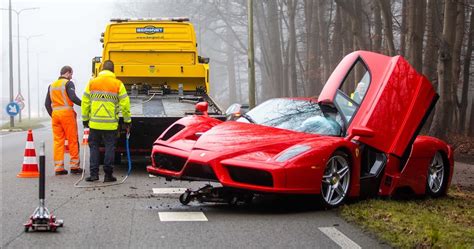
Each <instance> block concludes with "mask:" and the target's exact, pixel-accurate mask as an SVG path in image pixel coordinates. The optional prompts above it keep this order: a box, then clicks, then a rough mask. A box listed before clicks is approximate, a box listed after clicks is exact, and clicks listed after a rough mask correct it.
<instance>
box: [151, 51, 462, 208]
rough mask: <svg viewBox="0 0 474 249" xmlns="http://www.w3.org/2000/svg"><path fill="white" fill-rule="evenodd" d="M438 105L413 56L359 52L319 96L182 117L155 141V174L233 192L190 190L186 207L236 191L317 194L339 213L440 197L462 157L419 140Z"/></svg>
mask: <svg viewBox="0 0 474 249" xmlns="http://www.w3.org/2000/svg"><path fill="white" fill-rule="evenodd" d="M437 99H438V95H437V94H436V93H435V91H434V89H433V86H432V85H431V84H430V82H429V81H428V80H427V79H426V77H424V76H423V75H421V74H419V73H417V72H416V71H415V70H414V69H413V68H412V67H411V66H410V65H409V64H408V62H407V61H406V60H405V59H404V58H403V57H401V56H395V57H388V56H384V55H380V54H376V53H372V52H366V51H356V52H353V53H351V54H349V55H347V56H346V57H345V58H344V59H343V60H342V61H341V62H340V63H339V65H338V66H337V68H336V69H335V71H334V72H333V73H332V75H331V76H330V78H329V79H328V81H327V82H326V85H325V86H324V89H323V90H322V92H321V94H320V95H319V98H318V99H317V100H316V99H312V98H276V99H270V100H268V101H266V102H264V103H262V104H260V105H258V106H257V107H255V108H253V109H252V110H250V111H249V112H247V113H246V114H242V115H241V117H240V118H239V119H237V120H236V121H227V122H222V121H220V120H217V119H214V118H211V117H207V116H206V115H204V116H197V115H195V116H188V117H184V118H182V119H180V120H178V121H177V122H176V123H174V124H173V125H172V126H170V127H169V128H168V129H167V130H166V131H165V132H164V133H163V134H162V135H161V136H160V137H159V138H158V139H157V140H156V142H155V143H154V145H153V152H152V162H153V165H152V166H148V167H147V171H148V172H149V173H151V174H155V175H160V176H165V177H167V178H171V179H184V180H202V181H217V182H220V183H221V184H222V186H223V188H222V189H221V191H220V192H219V191H215V192H212V191H206V188H212V187H210V186H208V187H206V188H204V189H201V190H200V192H199V191H198V192H188V193H187V194H185V195H184V196H181V198H180V200H181V202H183V203H187V202H189V198H190V196H193V193H194V194H195V196H197V195H199V194H200V195H201V197H202V196H203V195H204V196H205V197H206V195H207V197H206V198H208V199H209V198H210V199H212V198H211V197H212V196H221V194H219V193H229V191H230V190H232V191H230V192H232V193H258V194H262V193H263V194H265V193H281V194H317V195H319V196H320V199H321V201H322V203H323V204H324V205H326V206H329V207H334V206H338V205H340V204H341V203H343V202H344V201H345V200H346V199H347V198H348V197H368V196H373V195H380V196H390V195H393V194H395V193H396V192H398V191H410V192H412V193H414V194H419V195H421V194H429V195H431V196H434V197H438V196H441V195H443V194H445V193H446V191H447V188H448V186H449V184H450V181H451V177H452V174H453V165H454V164H453V151H452V149H451V147H450V146H449V145H447V144H446V143H445V142H443V141H441V140H439V139H437V138H434V137H428V136H418V133H419V131H420V129H421V127H422V125H423V123H424V122H425V120H426V118H427V117H428V115H429V113H430V112H431V110H432V109H433V107H434V105H435V103H436V101H437ZM197 107H198V108H199V109H203V107H204V109H205V103H204V104H202V103H201V104H198V106H197ZM201 111H204V112H205V110H201ZM222 190H225V191H222ZM235 196H238V195H235ZM241 196H242V195H241ZM246 196H248V195H246ZM233 200H235V198H234V199H233Z"/></svg>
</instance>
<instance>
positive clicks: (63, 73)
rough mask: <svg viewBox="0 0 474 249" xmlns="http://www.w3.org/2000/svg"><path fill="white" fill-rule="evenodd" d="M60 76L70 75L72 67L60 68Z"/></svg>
mask: <svg viewBox="0 0 474 249" xmlns="http://www.w3.org/2000/svg"><path fill="white" fill-rule="evenodd" d="M59 73H60V74H61V75H65V74H66V73H72V67H71V66H64V67H62V68H61V71H60V72H59Z"/></svg>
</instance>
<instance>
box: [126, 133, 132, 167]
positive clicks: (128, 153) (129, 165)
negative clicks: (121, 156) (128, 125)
mask: <svg viewBox="0 0 474 249" xmlns="http://www.w3.org/2000/svg"><path fill="white" fill-rule="evenodd" d="M129 139H130V132H127V136H126V139H125V148H126V149H127V163H128V172H127V176H129V175H130V172H132V160H131V158H130V144H129Z"/></svg>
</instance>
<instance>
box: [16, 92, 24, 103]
mask: <svg viewBox="0 0 474 249" xmlns="http://www.w3.org/2000/svg"><path fill="white" fill-rule="evenodd" d="M24 100H25V98H23V95H21V93H18V95H16V98H15V102H22V101H24Z"/></svg>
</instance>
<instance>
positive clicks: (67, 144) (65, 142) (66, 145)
mask: <svg viewBox="0 0 474 249" xmlns="http://www.w3.org/2000/svg"><path fill="white" fill-rule="evenodd" d="M64 153H68V154H69V142H68V141H67V139H66V140H64Z"/></svg>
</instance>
